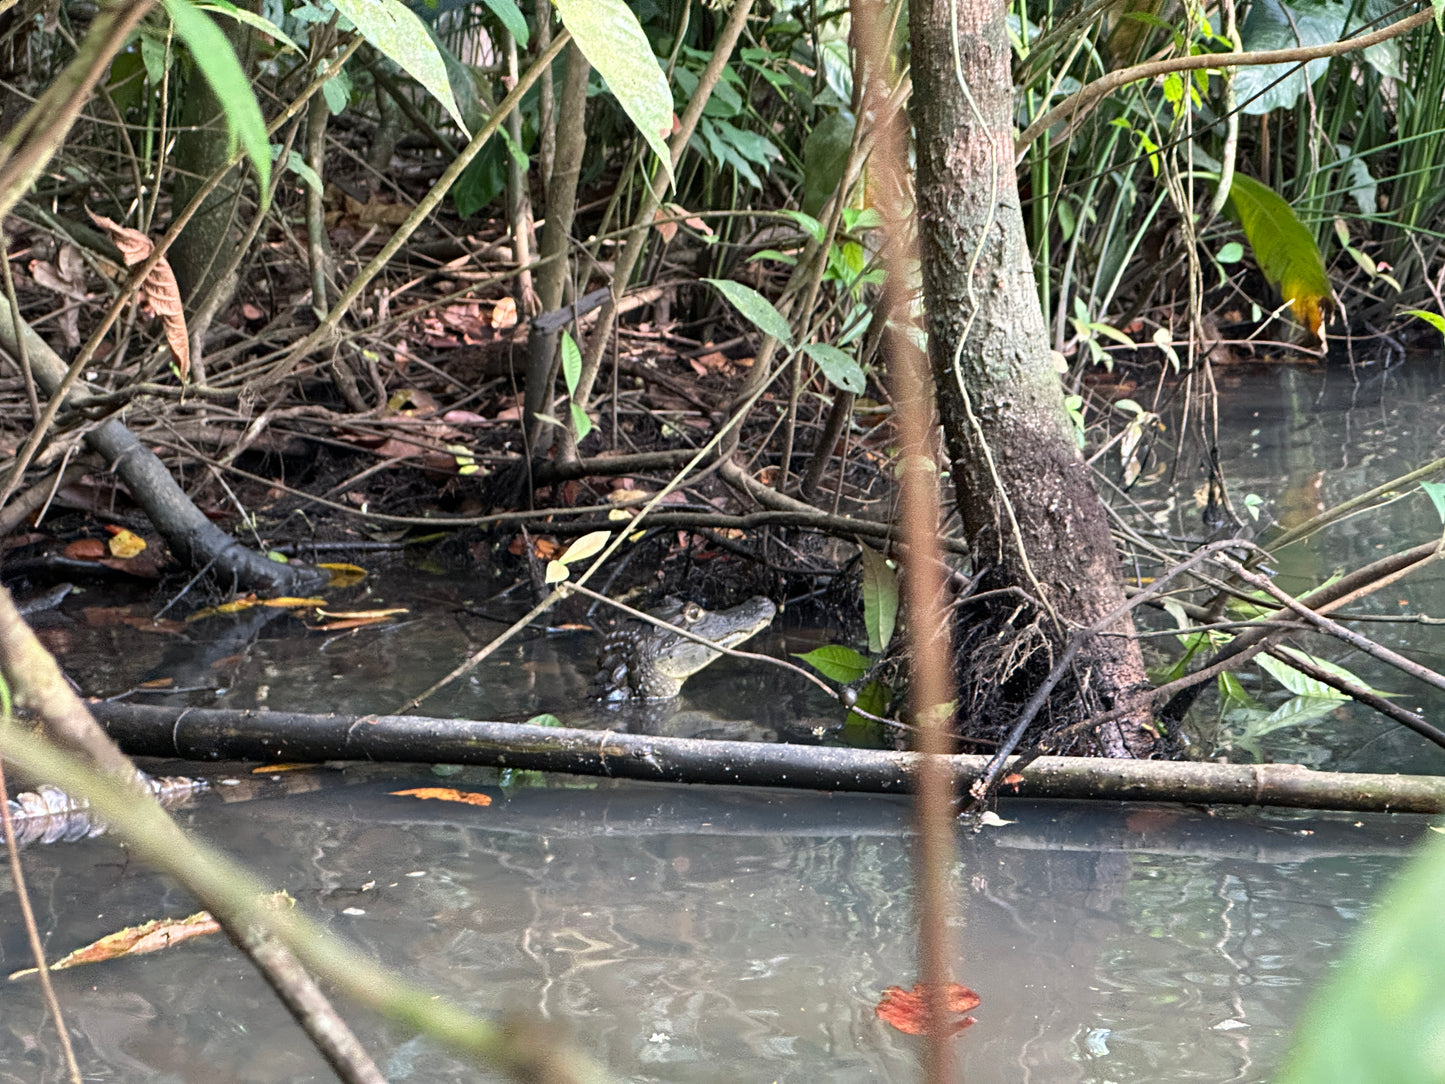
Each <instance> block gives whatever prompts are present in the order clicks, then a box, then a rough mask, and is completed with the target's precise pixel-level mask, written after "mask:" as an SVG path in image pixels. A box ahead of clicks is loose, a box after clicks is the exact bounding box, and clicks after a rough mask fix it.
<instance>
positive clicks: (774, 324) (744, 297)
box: [702, 279, 793, 346]
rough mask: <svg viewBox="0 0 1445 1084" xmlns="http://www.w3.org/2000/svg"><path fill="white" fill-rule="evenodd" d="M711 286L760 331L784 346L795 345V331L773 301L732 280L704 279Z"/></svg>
mask: <svg viewBox="0 0 1445 1084" xmlns="http://www.w3.org/2000/svg"><path fill="white" fill-rule="evenodd" d="M702 281H703V282H706V283H707V284H708V285H709V286H716V287H717V291H718V293H720V294H722V295H723V297H725V298H727V299H728V300H729V301H730V302H732V305H733V308H735V309H737V310H738V312H740V313H742V314H743V315H744V316H745V317H747V319H748V321H749V322H750V323H752V324H753V326H754V327H756V328H757V329H758V330H759V331H761V332H762V333H763V334H765V335H771V336H772V337H773V338H775V339H777V340H778V342H780V343H782V344H783V345H784V346H791V345H792V344H793V329H792V327H791V326H790V325H789V324H788V321H787V319H786V318H784V316H783V314H782V313H780V312H779V311H778V310H777V309H776V308H775V307H774V306H773V303H772V302H771V301H769V300H768V299H767V298H766V297H764V296H763V295H762V294H760V293H758V292H757V291H756V290H754V289H753V288H752V287H751V286H744V285H743V284H742V283H741V282H734V281H733V280H732V279H703V280H702Z"/></svg>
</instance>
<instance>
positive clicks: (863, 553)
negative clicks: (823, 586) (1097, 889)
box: [858, 544, 898, 655]
mask: <svg viewBox="0 0 1445 1084" xmlns="http://www.w3.org/2000/svg"><path fill="white" fill-rule="evenodd" d="M858 556H859V557H860V558H861V559H862V561H863V624H864V625H866V626H867V628H868V650H869V651H871V652H872V653H873V654H875V655H881V654H883V652H884V651H886V650H887V649H888V644H889V641H891V640H892V639H893V627H894V625H895V624H896V623H897V621H898V576H897V574H896V573H895V572H894V571H893V569H892V568H891V567H890V566H889V564H888V558H886V557H884V556H883V554H881V553H879V552H878V551H877V550H875V549H874V548H873V547H872V546H869V545H866V544H865V545H863V546H862V547H861V548H860V549H859V551H858Z"/></svg>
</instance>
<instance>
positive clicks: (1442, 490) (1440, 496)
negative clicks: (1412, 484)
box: [1420, 482, 1445, 523]
mask: <svg viewBox="0 0 1445 1084" xmlns="http://www.w3.org/2000/svg"><path fill="white" fill-rule="evenodd" d="M1420 488H1421V489H1423V490H1424V491H1425V494H1426V495H1427V496H1428V497H1429V498H1430V499H1431V500H1432V501H1434V502H1435V513H1436V515H1438V516H1439V517H1440V522H1441V523H1445V482H1421V483H1420Z"/></svg>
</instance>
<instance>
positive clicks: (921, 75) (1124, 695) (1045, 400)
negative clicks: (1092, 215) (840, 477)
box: [910, 0, 1155, 756]
mask: <svg viewBox="0 0 1445 1084" xmlns="http://www.w3.org/2000/svg"><path fill="white" fill-rule="evenodd" d="M951 12H952V13H955V14H956V20H957V21H956V25H955V24H954V19H953V18H952V17H951ZM910 23H911V33H912V46H913V79H914V92H913V103H912V112H913V119H914V123H915V126H916V130H917V132H918V140H917V155H918V193H917V194H918V214H919V234H920V237H919V240H920V245H921V250H922V264H923V290H924V299H925V307H926V309H927V313H928V332H929V359H930V364H931V366H932V369H933V375H934V380H935V382H936V384H937V389H938V401H939V413H940V418H941V421H942V423H943V428H944V434H945V437H946V439H947V444H948V454H949V458H950V460H951V461H952V474H953V483H954V486H955V489H956V495H957V501H958V507H959V510H960V512H961V513H962V516H963V522H964V526H965V529H966V531H967V533H968V537H969V541H970V544H971V546H972V550H973V558H974V564H975V567H976V568H977V569H979V570H983V571H985V576H984V578H983V580H982V582H981V584H980V586H981V587H982V588H983V589H1004V592H1005V593H1003V594H995V595H992V596H990V597H989V598H988V599H987V600H985V602H986V603H988V606H987V608H984V606H983V605H982V604H975V605H974V606H973V607H972V608H970V609H965V611H964V614H963V616H964V620H965V621H966V622H967V624H968V632H969V633H971V635H966V636H965V637H964V638H963V647H964V648H965V649H966V650H969V651H970V652H971V654H970V656H969V657H968V658H967V661H966V664H965V665H964V666H963V667H962V670H963V672H962V674H961V675H960V676H961V679H962V685H961V699H960V705H961V714H962V715H963V717H964V718H965V721H966V722H965V725H966V733H968V732H972V733H982V731H980V730H978V729H977V727H976V726H975V727H974V728H972V729H971V730H970V729H969V728H968V722H967V720H968V719H970V718H973V719H975V720H978V721H979V722H981V721H982V720H983V719H984V718H987V719H988V720H989V725H990V726H991V727H999V728H1001V727H1002V726H1005V725H1006V724H1007V723H1008V722H1009V719H1008V717H1007V715H1008V709H1009V708H1011V707H1016V706H1017V704H1018V703H1019V702H1020V701H1022V700H1023V699H1024V698H1025V697H1026V696H1027V693H1028V690H1029V688H1031V687H1032V686H1033V685H1036V684H1037V682H1038V681H1039V680H1041V679H1042V677H1043V676H1044V675H1045V674H1047V672H1048V670H1049V668H1050V666H1051V661H1052V659H1053V658H1054V657H1056V656H1057V654H1058V653H1059V651H1060V650H1061V648H1062V646H1063V644H1064V643H1065V641H1066V639H1067V637H1068V636H1069V635H1070V634H1071V633H1073V632H1075V631H1076V630H1079V629H1087V628H1091V627H1095V626H1098V625H1100V621H1101V618H1103V617H1105V616H1106V615H1107V614H1109V613H1110V612H1111V611H1114V610H1115V609H1116V608H1118V607H1119V606H1121V605H1122V604H1123V601H1124V595H1123V583H1122V578H1121V572H1120V565H1119V558H1118V554H1117V552H1116V550H1115V548H1114V544H1113V540H1112V538H1111V537H1110V534H1109V526H1108V521H1107V518H1106V511H1105V509H1104V507H1103V505H1102V503H1101V502H1100V500H1099V497H1098V494H1097V493H1096V492H1095V490H1094V488H1093V484H1092V483H1091V481H1090V479H1089V472H1088V468H1087V467H1086V466H1085V464H1084V461H1083V458H1082V456H1081V455H1080V453H1079V449H1078V448H1077V446H1076V445H1075V442H1074V437H1073V434H1072V431H1071V427H1070V424H1069V421H1068V416H1067V413H1066V411H1065V409H1064V402H1063V392H1062V389H1061V387H1060V385H1059V380H1058V376H1057V374H1056V373H1055V371H1054V367H1053V362H1052V358H1051V355H1050V352H1049V347H1048V337H1047V332H1046V329H1045V327H1044V319H1043V312H1042V309H1041V308H1040V305H1039V299H1038V292H1037V289H1036V287H1035V283H1034V277H1033V273H1032V271H1031V269H1030V263H1029V258H1028V252H1027V248H1026V245H1025V238H1024V224H1023V217H1022V214H1021V212H1020V205H1019V195H1018V186H1017V183H1016V180H1015V176H1014V163H1013V124H1012V118H1013V102H1012V98H1013V87H1012V83H1011V81H1010V75H1009V60H1010V53H1009V42H1008V34H1007V28H1006V25H1005V22H1004V9H1003V7H1002V6H1001V5H999V4H992V3H985V2H983V0H950V2H944V0H922V2H921V3H919V4H915V6H914V7H913V9H912V14H911V18H910ZM955 34H956V40H957V50H956V51H955V46H954V38H955ZM1020 591H1021V592H1023V594H1024V596H1027V599H1025V598H1023V597H1021V596H1020V594H1019V592H1020ZM1021 602H1023V603H1024V605H1023V606H1022V607H1020V603H1021ZM1146 685H1147V681H1146V678H1145V675H1144V665H1143V659H1142V657H1141V655H1140V653H1139V647H1138V644H1137V642H1136V641H1135V640H1134V638H1133V623H1132V620H1130V619H1128V618H1124V619H1121V620H1116V621H1115V622H1113V623H1112V624H1111V625H1109V626H1108V628H1107V631H1105V632H1104V634H1103V635H1095V636H1092V637H1090V638H1089V639H1088V640H1087V642H1086V643H1084V645H1083V647H1082V649H1081V650H1080V652H1079V654H1078V657H1077V660H1076V662H1075V664H1074V672H1073V680H1066V681H1064V682H1061V683H1060V685H1059V687H1058V690H1057V691H1056V692H1055V694H1054V697H1053V700H1052V702H1051V704H1050V713H1049V714H1050V716H1051V717H1050V719H1049V720H1047V721H1046V725H1048V726H1051V727H1058V726H1061V725H1068V724H1071V723H1075V722H1078V721H1079V720H1081V719H1084V718H1087V717H1088V716H1089V715H1091V714H1093V713H1095V712H1098V711H1111V710H1114V709H1127V710H1126V712H1125V714H1124V717H1123V719H1122V720H1117V721H1115V722H1111V723H1110V724H1108V725H1107V726H1105V727H1101V728H1099V729H1098V730H1097V731H1096V732H1095V733H1094V735H1093V737H1094V740H1095V742H1096V743H1097V746H1098V748H1099V749H1100V750H1101V751H1103V752H1104V753H1106V754H1108V755H1111V756H1143V755H1147V754H1148V753H1150V752H1151V751H1153V748H1154V744H1155V741H1154V734H1153V731H1152V729H1151V726H1150V719H1149V714H1148V706H1147V703H1146V702H1145V701H1144V700H1143V699H1142V697H1140V696H1138V695H1137V694H1138V693H1139V692H1140V691H1141V690H1142V689H1143V688H1145V686H1146Z"/></svg>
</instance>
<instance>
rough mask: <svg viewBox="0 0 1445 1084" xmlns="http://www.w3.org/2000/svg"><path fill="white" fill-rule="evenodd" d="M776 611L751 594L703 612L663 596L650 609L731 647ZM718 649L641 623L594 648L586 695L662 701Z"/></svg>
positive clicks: (760, 627)
mask: <svg viewBox="0 0 1445 1084" xmlns="http://www.w3.org/2000/svg"><path fill="white" fill-rule="evenodd" d="M777 612H778V609H777V607H776V606H774V605H773V604H772V603H771V602H770V601H768V600H767V599H765V598H763V597H761V596H755V597H753V598H750V599H748V600H747V601H746V602H743V603H740V604H739V605H737V606H734V607H732V609H729V610H717V611H708V610H704V609H703V608H702V607H701V606H699V605H698V604H697V603H695V602H681V601H679V600H678V599H668V600H667V601H666V602H665V603H664V604H663V606H662V607H660V608H659V609H657V610H655V611H654V612H653V615H652V616H654V617H657V618H660V619H661V620H664V621H666V622H668V623H669V624H671V625H674V626H676V627H677V628H680V629H686V630H687V631H688V632H690V633H692V634H693V635H695V636H701V637H703V638H704V639H706V640H711V641H713V642H714V643H717V644H720V645H722V646H723V647H736V646H737V645H738V644H741V643H743V642H744V641H745V640H748V639H749V638H750V637H752V636H754V635H756V634H757V633H759V632H761V631H762V630H763V629H765V628H767V627H768V624H769V623H770V622H771V621H772V620H773V617H774V615H775V614H776V613H777ZM719 657H720V652H717V651H714V650H712V649H711V648H708V647H705V646H704V645H702V644H699V643H697V642H696V641H695V640H689V639H688V638H686V637H684V636H679V635H678V634H677V633H675V632H673V631H671V630H669V629H663V628H659V627H657V626H655V625H649V624H646V623H644V622H640V621H633V622H629V623H628V624H626V625H624V626H623V627H622V628H620V629H617V630H616V631H615V632H613V633H611V634H610V635H608V637H607V638H606V639H605V640H603V642H602V648H601V650H600V651H599V652H598V656H597V663H598V673H597V676H596V677H595V678H594V679H593V681H592V687H591V688H590V689H589V693H590V694H591V695H592V696H594V697H597V698H599V699H603V700H626V699H628V698H630V697H637V698H639V699H644V700H667V699H669V698H671V697H674V696H676V695H677V694H678V691H679V690H680V689H681V688H682V684H683V682H685V681H686V680H687V679H688V678H690V677H692V675H693V674H695V673H697V672H698V671H699V670H701V669H702V668H703V667H705V666H707V665H708V664H709V663H711V662H712V661H713V660H714V659H717V658H719Z"/></svg>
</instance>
